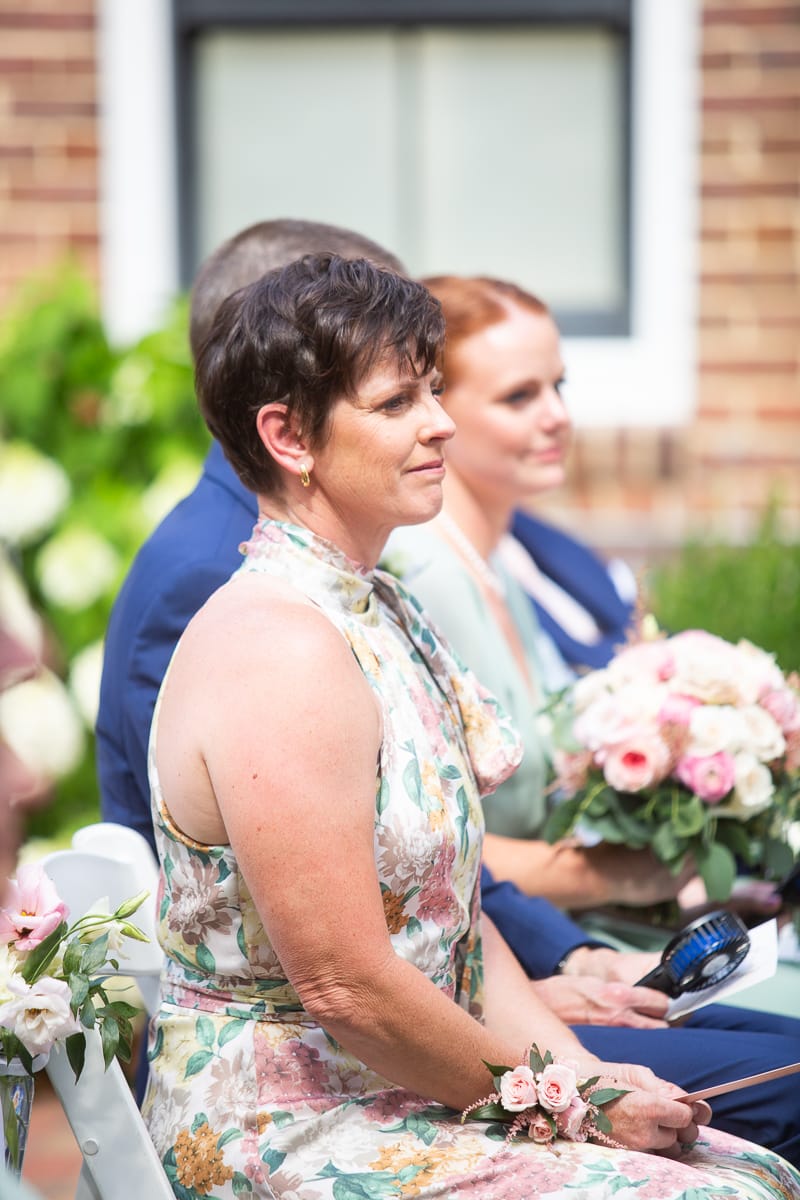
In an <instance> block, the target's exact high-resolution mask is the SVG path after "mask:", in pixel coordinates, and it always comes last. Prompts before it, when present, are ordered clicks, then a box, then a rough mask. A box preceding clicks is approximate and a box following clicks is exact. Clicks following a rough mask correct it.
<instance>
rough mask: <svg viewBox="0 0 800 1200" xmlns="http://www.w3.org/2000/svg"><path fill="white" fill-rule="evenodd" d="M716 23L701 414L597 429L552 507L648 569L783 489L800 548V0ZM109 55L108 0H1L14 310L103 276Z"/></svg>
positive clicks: (1, 292)
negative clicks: (27, 280)
mask: <svg viewBox="0 0 800 1200" xmlns="http://www.w3.org/2000/svg"><path fill="white" fill-rule="evenodd" d="M130 2H131V3H135V2H136V0H130ZM661 2H663V3H672V2H674V0H661ZM702 19H703V26H702V87H701V94H702V112H701V137H702V151H701V236H700V247H699V265H700V281H699V284H700V294H699V301H700V305H699V307H700V312H699V330H698V337H699V378H698V389H697V394H698V410H697V415H696V419H695V420H694V422H693V423H692V424H691V426H690V427H689V428H688V429H682V430H674V431H657V432H654V431H642V430H638V431H637V430H635V429H626V430H611V431H603V432H598V431H587V432H585V433H582V434H581V435H580V436H579V437H578V438H577V439H576V444H575V449H574V453H573V460H572V472H571V475H572V481H571V485H570V488H569V490H568V491H566V492H565V493H564V494H563V495H561V496H559V497H556V498H555V499H554V500H553V501H552V502H551V503H550V505H549V507H550V509H551V511H552V512H553V513H554V515H556V516H557V517H559V518H560V519H563V520H564V521H566V522H568V523H569V524H572V525H573V526H574V527H576V528H579V529H581V530H583V531H584V533H585V534H586V536H587V537H589V538H590V539H593V540H594V541H595V542H596V543H597V544H598V545H600V546H604V547H606V548H609V549H611V548H614V549H622V550H625V551H626V552H627V553H628V554H629V555H632V556H633V557H634V558H636V557H637V556H642V555H653V554H658V553H661V552H663V551H665V550H668V549H669V548H670V547H672V546H674V545H675V544H676V543H677V542H679V541H680V540H682V538H683V537H684V536H685V535H686V533H687V532H689V531H690V530H693V529H696V528H697V527H700V528H706V527H713V528H714V529H716V530H718V531H719V532H721V533H724V534H726V535H730V536H734V537H739V536H745V535H746V533H747V532H748V530H749V529H750V528H751V526H752V523H753V521H754V519H755V517H756V515H757V513H758V512H759V511H760V509H761V507H762V506H763V504H764V503H765V501H766V500H767V498H768V496H769V495H770V493H771V491H773V490H778V491H779V492H780V494H781V495H782V498H783V502H784V513H785V519H786V523H787V529H788V530H789V531H790V532H791V533H792V534H793V535H794V536H800V351H799V350H798V347H800V288H798V272H799V270H800V0H703V5H702ZM94 54H95V0H0V308H2V305H3V303H4V302H5V301H6V299H7V298H8V296H9V295H10V293H11V291H12V289H13V287H14V286H15V285H16V283H17V282H18V281H19V280H20V279H23V278H24V277H25V276H27V275H28V274H29V273H30V272H31V271H33V270H37V269H39V268H42V267H45V266H46V265H48V264H49V263H50V262H52V260H53V259H55V258H57V257H59V256H60V255H62V254H63V253H64V252H66V251H67V250H72V251H74V252H75V253H76V254H77V255H78V256H79V258H80V259H81V260H82V261H83V263H84V264H85V265H86V267H87V268H88V270H89V271H90V273H91V274H92V275H94V276H95V277H97V271H98V261H97V259H98V211H97V89H96V75H95V60H94Z"/></svg>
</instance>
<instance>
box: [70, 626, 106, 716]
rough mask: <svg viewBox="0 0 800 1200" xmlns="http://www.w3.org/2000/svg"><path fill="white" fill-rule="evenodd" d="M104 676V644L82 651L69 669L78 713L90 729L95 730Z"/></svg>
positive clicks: (94, 645)
mask: <svg viewBox="0 0 800 1200" xmlns="http://www.w3.org/2000/svg"><path fill="white" fill-rule="evenodd" d="M102 674H103V643H102V641H97V642H92V643H91V645H89V646H84V648H83V650H80V651H79V652H78V653H77V654H76V655H75V657H74V658H73V660H72V662H71V663H70V668H69V690H70V691H71V692H72V696H73V699H74V700H75V703H76V704H77V706H78V711H79V713H80V714H81V716H82V717H83V719H84V721H85V722H86V724H87V725H88V727H89V728H90V729H94V726H95V722H96V720H97V709H98V707H99V704H100V678H101V676H102Z"/></svg>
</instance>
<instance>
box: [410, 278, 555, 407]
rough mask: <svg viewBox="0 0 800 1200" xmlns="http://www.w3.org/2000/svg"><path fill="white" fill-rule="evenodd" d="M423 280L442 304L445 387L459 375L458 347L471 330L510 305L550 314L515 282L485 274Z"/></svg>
mask: <svg viewBox="0 0 800 1200" xmlns="http://www.w3.org/2000/svg"><path fill="white" fill-rule="evenodd" d="M422 282H423V283H424V284H425V287H426V288H427V289H428V291H429V292H430V293H431V295H432V296H435V297H436V299H437V300H438V301H439V303H440V304H441V306H442V312H443V313H444V319H445V324H446V326H447V340H446V344H445V350H444V358H443V361H442V371H443V373H444V380H445V387H447V386H448V385H449V384H451V383H454V382H455V380H456V378H457V376H458V349H459V346H460V345H461V343H462V342H463V341H464V340H465V339H466V338H468V337H471V336H472V334H474V333H480V332H481V331H482V330H484V329H487V328H488V327H489V326H490V325H497V324H499V322H500V321H502V320H503V319H504V318H505V317H506V316H507V315H508V309H509V306H510V305H517V306H518V307H519V308H524V309H527V310H528V311H529V312H534V313H538V314H541V315H542V316H549V315H550V309H549V308H548V307H547V305H546V304H545V303H544V301H543V300H540V299H539V297H538V296H534V295H533V294H532V293H531V292H526V291H525V290H524V289H523V288H521V287H518V286H517V284H515V283H508V282H506V281H505V280H503V279H492V278H491V277H490V276H488V275H474V276H468V275H429V276H428V277H427V278H426V279H423V280H422Z"/></svg>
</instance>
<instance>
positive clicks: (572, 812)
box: [542, 797, 579, 842]
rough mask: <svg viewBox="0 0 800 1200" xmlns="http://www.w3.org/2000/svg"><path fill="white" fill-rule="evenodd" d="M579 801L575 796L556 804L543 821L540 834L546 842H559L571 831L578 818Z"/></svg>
mask: <svg viewBox="0 0 800 1200" xmlns="http://www.w3.org/2000/svg"><path fill="white" fill-rule="evenodd" d="M578 806H579V802H578V800H577V799H576V798H575V797H572V798H571V799H570V800H564V801H562V802H561V803H559V804H557V805H556V807H555V808H554V809H553V811H552V812H551V813H550V815H549V816H548V818H547V820H546V821H545V823H544V829H543V830H542V836H543V837H544V838H545V840H546V841H548V842H560V841H561V839H562V838H565V837H566V836H567V835H568V834H570V833H572V831H573V829H574V828H575V823H576V821H577V819H578Z"/></svg>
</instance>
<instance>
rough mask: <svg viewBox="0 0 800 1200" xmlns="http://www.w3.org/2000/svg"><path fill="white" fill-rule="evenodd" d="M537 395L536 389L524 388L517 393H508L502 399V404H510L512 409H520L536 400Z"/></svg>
mask: <svg viewBox="0 0 800 1200" xmlns="http://www.w3.org/2000/svg"><path fill="white" fill-rule="evenodd" d="M538 395H539V390H538V388H525V389H524V390H521V391H518V392H509V394H508V395H507V396H504V397H503V403H504V404H510V405H511V407H512V408H522V407H523V405H525V404H530V403H532V401H534V400H536V398H537V397H538Z"/></svg>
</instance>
